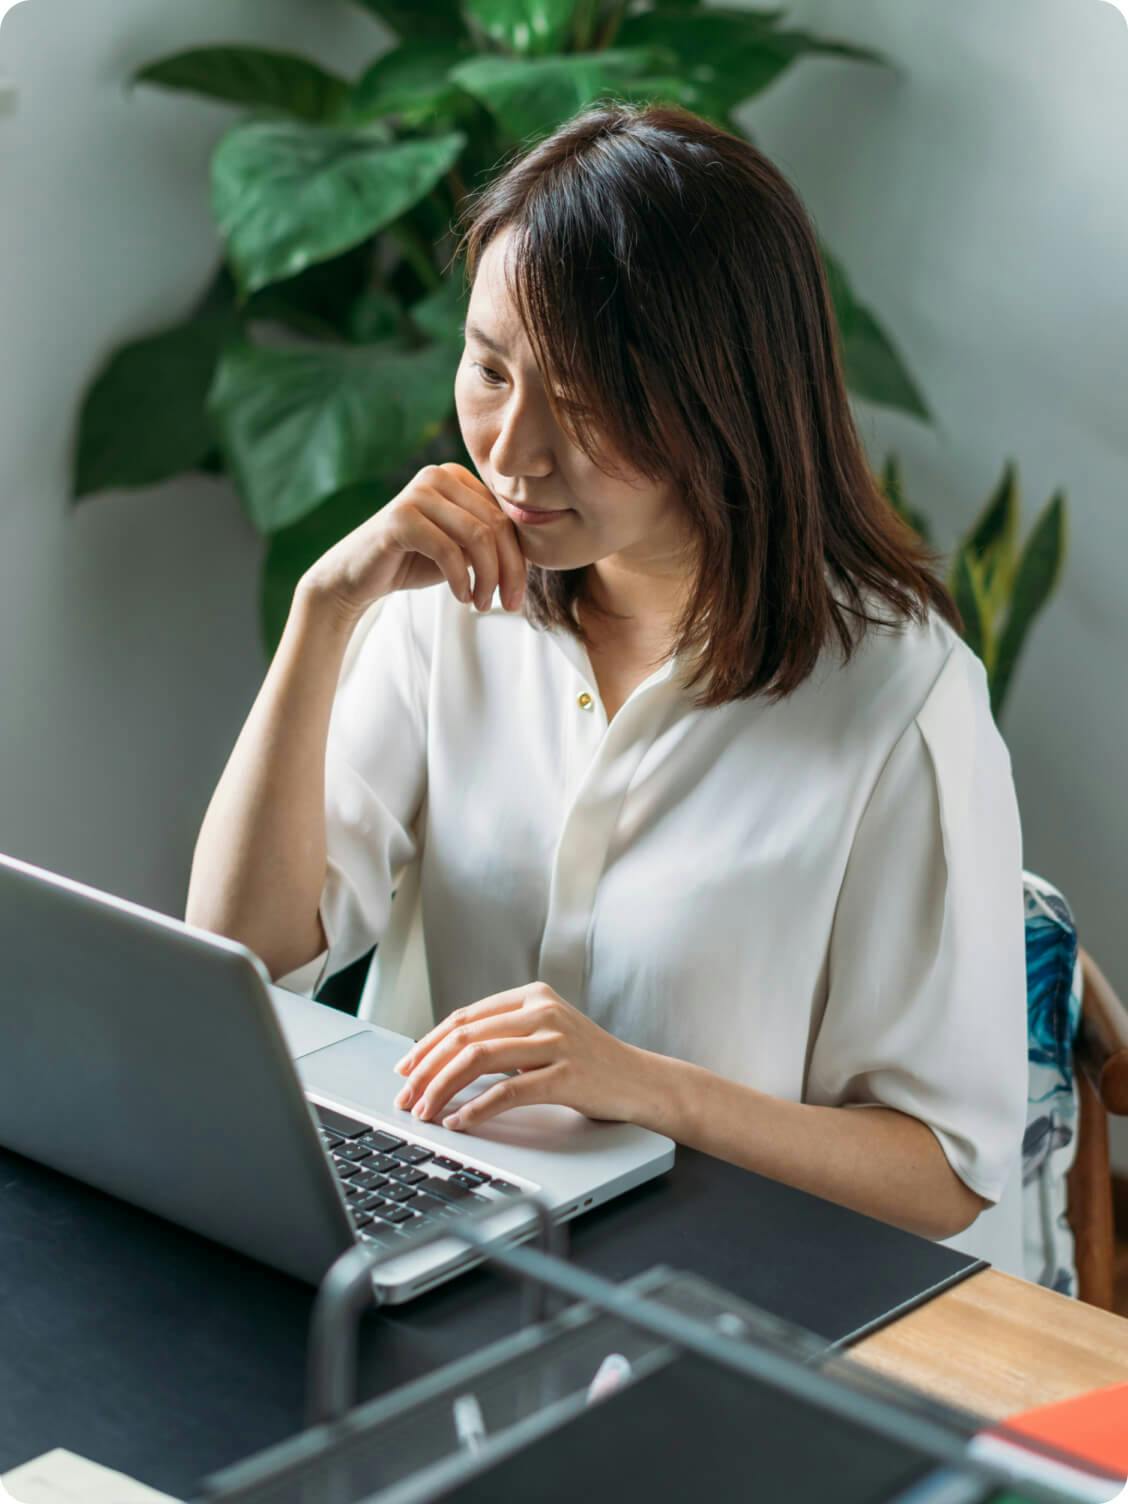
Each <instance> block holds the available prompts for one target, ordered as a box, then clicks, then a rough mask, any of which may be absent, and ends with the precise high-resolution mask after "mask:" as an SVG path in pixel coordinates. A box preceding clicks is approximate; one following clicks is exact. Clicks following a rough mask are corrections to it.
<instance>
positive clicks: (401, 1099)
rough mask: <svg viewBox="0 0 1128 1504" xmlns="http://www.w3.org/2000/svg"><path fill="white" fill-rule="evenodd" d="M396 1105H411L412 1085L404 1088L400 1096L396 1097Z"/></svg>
mask: <svg viewBox="0 0 1128 1504" xmlns="http://www.w3.org/2000/svg"><path fill="white" fill-rule="evenodd" d="M396 1106H397V1107H410V1106H411V1087H410V1086H405V1087H404V1089H403V1090H402V1091H401V1092H400V1094H399V1096H398V1097H397V1098H396Z"/></svg>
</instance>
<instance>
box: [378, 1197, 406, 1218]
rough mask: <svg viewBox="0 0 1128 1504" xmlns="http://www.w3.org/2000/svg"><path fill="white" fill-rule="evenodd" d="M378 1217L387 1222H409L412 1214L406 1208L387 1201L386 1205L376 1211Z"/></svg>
mask: <svg viewBox="0 0 1128 1504" xmlns="http://www.w3.org/2000/svg"><path fill="white" fill-rule="evenodd" d="M376 1215H377V1216H378V1217H382V1218H383V1219H384V1221H385V1222H409V1221H410V1220H411V1215H412V1214H411V1212H409V1211H408V1209H407V1207H406V1206H396V1204H395V1203H394V1202H392V1201H385V1203H384V1205H383V1206H381V1207H380V1208H378V1209H377V1210H376Z"/></svg>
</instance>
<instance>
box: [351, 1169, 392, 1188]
mask: <svg viewBox="0 0 1128 1504" xmlns="http://www.w3.org/2000/svg"><path fill="white" fill-rule="evenodd" d="M351 1183H352V1184H353V1185H362V1186H363V1187H364V1189H365V1190H366V1191H378V1190H379V1189H380V1187H381V1186H382V1185H387V1183H388V1177H387V1176H386V1175H381V1174H379V1173H378V1171H376V1170H369V1169H368V1168H367V1167H366V1166H361V1167H360V1174H359V1175H354V1176H353V1178H352V1182H351Z"/></svg>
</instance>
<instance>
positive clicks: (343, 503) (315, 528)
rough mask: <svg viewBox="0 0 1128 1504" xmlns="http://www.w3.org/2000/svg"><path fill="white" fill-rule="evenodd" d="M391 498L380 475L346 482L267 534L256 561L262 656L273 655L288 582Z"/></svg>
mask: <svg viewBox="0 0 1128 1504" xmlns="http://www.w3.org/2000/svg"><path fill="white" fill-rule="evenodd" d="M390 499H391V493H390V491H389V488H388V486H387V485H386V484H385V483H384V482H383V481H381V480H373V481H362V482H361V483H360V484H359V485H356V486H346V487H345V489H344V490H343V491H338V492H337V493H336V494H335V495H333V496H330V497H329V498H328V500H326V501H323V502H322V503H321V505H320V506H319V507H315V508H314V510H313V511H312V512H309V513H307V515H306V516H305V517H302V518H301V519H300V520H299V521H297V522H292V523H291V524H290V525H289V526H288V527H282V528H279V529H278V530H277V531H276V532H273V533H271V535H270V539H269V542H268V544H267V549H266V555H265V557H264V559H263V566H262V588H261V592H260V597H259V608H260V612H261V629H262V638H263V644H264V646H265V648H266V654H267V657H268V658H271V657H273V656H274V650H275V648H276V647H277V646H278V641H279V638H280V637H281V636H282V629H283V628H284V627H285V625H286V618H287V616H289V614H290V606H291V604H292V602H293V599H294V587H295V586H296V585H297V583H298V581H299V580H300V579H301V577H302V575H303V574H305V572H306V570H307V569H308V568H309V567H310V565H311V564H316V562H317V560H318V559H320V558H321V556H322V554H324V553H326V552H327V551H328V550H329V549H330V548H332V547H333V545H334V543H339V542H340V540H341V539H342V538H344V537H345V536H346V535H347V534H349V533H351V532H352V531H353V529H354V528H357V527H359V526H360V525H361V523H362V522H366V521H367V520H368V518H369V517H371V516H372V514H373V512H378V511H379V510H380V508H381V507H382V506H383V505H384V504H385V503H386V502H387V501H389V500H390Z"/></svg>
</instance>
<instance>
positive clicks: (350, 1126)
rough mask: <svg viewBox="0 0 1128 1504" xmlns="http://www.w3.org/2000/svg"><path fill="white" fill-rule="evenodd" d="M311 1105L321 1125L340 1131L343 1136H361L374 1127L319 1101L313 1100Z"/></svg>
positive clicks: (334, 1131) (333, 1130)
mask: <svg viewBox="0 0 1128 1504" xmlns="http://www.w3.org/2000/svg"><path fill="white" fill-rule="evenodd" d="M309 1105H310V1106H311V1107H312V1108H313V1110H314V1112H315V1113H316V1114H317V1117H318V1121H319V1122H320V1123H321V1126H322V1127H323V1128H329V1129H331V1130H332V1132H333V1133H339V1134H340V1135H341V1136H342V1138H359V1137H360V1135H361V1134H362V1133H367V1132H368V1131H369V1130H370V1129H371V1127H372V1124H371V1123H358V1122H357V1120H356V1118H350V1117H346V1116H345V1114H344V1113H343V1112H336V1111H334V1109H333V1108H332V1107H322V1106H321V1104H320V1103H319V1102H311V1103H310V1104H309Z"/></svg>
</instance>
